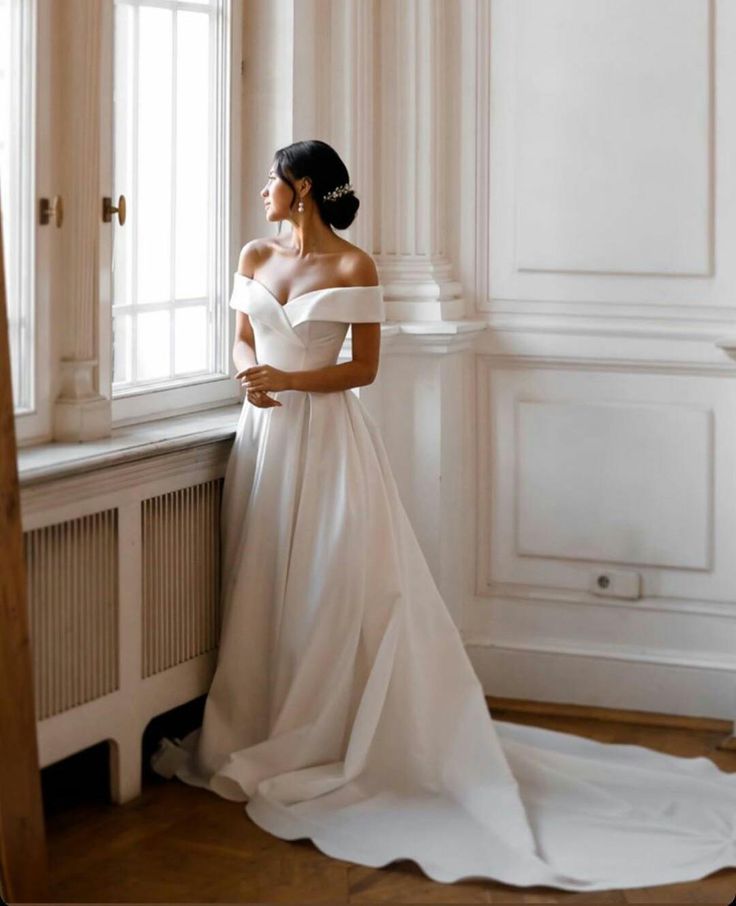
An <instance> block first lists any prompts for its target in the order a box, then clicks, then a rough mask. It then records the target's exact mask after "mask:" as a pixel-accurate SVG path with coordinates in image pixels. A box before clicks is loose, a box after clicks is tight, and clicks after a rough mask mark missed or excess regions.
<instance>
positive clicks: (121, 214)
mask: <svg viewBox="0 0 736 906" xmlns="http://www.w3.org/2000/svg"><path fill="white" fill-rule="evenodd" d="M113 214H117V215H118V223H119V224H120V226H122V225H123V224H124V223H125V195H121V196H120V198H118V206H117V207H114V206H113V203H112V198H110V197H109V196H108V195H105V197H104V198H103V199H102V219H103V220H104V221H105V223H110V221H111V220H112V215H113Z"/></svg>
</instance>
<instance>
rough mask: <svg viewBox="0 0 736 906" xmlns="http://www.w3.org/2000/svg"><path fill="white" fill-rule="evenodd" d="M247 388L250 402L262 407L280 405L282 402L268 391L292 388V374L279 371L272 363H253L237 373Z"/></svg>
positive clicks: (236, 376) (237, 377)
mask: <svg viewBox="0 0 736 906" xmlns="http://www.w3.org/2000/svg"><path fill="white" fill-rule="evenodd" d="M235 378H236V379H239V380H240V383H241V385H242V386H243V387H245V388H246V391H247V393H246V397H247V399H248V402H249V403H252V404H253V405H254V406H258V407H260V408H261V409H267V408H268V407H269V406H280V405H281V403H280V402H279V401H278V400H275V399H274V398H273V397H271V396H269V395H268V392H267V391H269V390H270V391H272V392H276V391H279V390H292V389H293V387H292V382H291V374H290V373H289V372H288V371H279V369H278V368H274V367H273V366H272V365H252V366H251V367H250V368H245V369H243V371H239V372H238V373H237V374H236V375H235Z"/></svg>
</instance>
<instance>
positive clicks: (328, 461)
mask: <svg viewBox="0 0 736 906" xmlns="http://www.w3.org/2000/svg"><path fill="white" fill-rule="evenodd" d="M230 306H231V307H233V308H236V309H240V310H241V311H244V312H246V313H247V314H248V315H249V317H250V320H251V323H252V325H253V331H254V334H255V341H256V351H257V356H258V361H259V362H263V363H269V364H271V365H273V366H274V367H276V368H279V369H282V370H287V371H300V370H304V369H313V368H319V367H323V366H327V365H333V364H335V363H336V361H337V357H338V353H339V351H340V348H341V346H342V344H343V340H344V338H345V335H346V332H347V328H348V324H349V323H351V322H353V323H354V322H362V321H373V322H375V321H383V320H385V308H384V302H383V289H382V287H380V286H367V287H366V286H362V287H334V288H330V289H320V290H315V291H313V292H308V293H304V294H302V295H301V296H297V297H296V298H295V299H293V300H291V301H289V302H288V303H286V304H285V305H282V304H281V303H280V302H279V301H278V300H277V299H276V298H275V297H274V296H273V295H272V293H271V292H270V291H269V290H268V289H267V288H266V287H265V286H264V285H263V284H261V283H260V282H258V281H256V280H254V279H252V278H249V277H245V276H243V275H241V274H235V285H234V290H233V293H232V297H231V299H230ZM270 395H271V396H272V397H274V398H275V399H278V400H279V401H280V402H281V403H282V405H281V406H277V407H272V408H268V409H262V408H258V407H255V406H253V405H251V404H250V403H248V402H244V404H243V408H242V411H241V414H240V419H239V421H238V425H237V431H236V435H235V440H234V445H233V448H232V453H231V455H230V459H229V461H228V466H227V471H226V476H225V484H224V489H223V502H222V517H221V518H222V522H221V527H222V537H223V548H222V570H223V572H222V575H223V602H222V603H223V620H222V627H221V641H220V647H219V653H218V663H217V669H216V673H215V676H214V679H213V681H212V685H211V688H210V691H209V694H208V697H207V701H206V706H205V712H204V718H203V723H202V726H201V727H200V728H198V729H196V730H195V731H193V732H192V733H190V734H189V735H188V736H186V737H185V738H184V739H183V740H174V741H172V740H168V739H165V740H162V742H161V744H160V747H159V749H158V751H157V752H156V754H155V755H154V756H153V758H152V765H153V767H154V770H156V771H157V772H158V773H159V774H161V775H162V776H167V777H171V776H173V775H176V776H178V777H179V778H180V779H181V780H182V781H185V782H186V783H189V784H192V785H196V786H202V787H205V788H207V789H209V790H212V791H213V792H214V793H216V794H217V795H219V796H222V797H225V798H227V799H232V800H234V801H236V802H245V803H247V804H246V805H245V811H246V813H247V814H248V816H249V817H250V818H251V819H252V820H253V821H254V822H255V823H256V824H258V825H259V826H260V827H262V828H263V829H265V830H266V831H268V832H270V833H271V834H274V835H276V836H278V837H281V838H283V839H286V840H294V839H297V838H304V837H307V838H310V839H311V840H312V841H313V842H314V844H315V845H316V846H317V847H318V848H319V849H320V850H321V851H322V852H324V853H326V854H327V855H329V856H332V857H336V858H339V859H344V860H347V861H351V862H356V863H360V864H363V865H368V866H372V867H380V866H384V865H386V864H387V863H389V862H391V861H393V860H396V859H412V860H414V861H415V862H416V863H417V864H418V865H419V867H420V868H421V869H422V871H423V872H424V873H425V874H426V875H427V876H429V877H430V878H432V879H434V880H436V881H440V882H445V883H451V882H454V881H458V880H460V879H481V878H490V879H495V880H498V881H501V882H505V883H508V884H512V885H517V886H531V885H547V886H551V887H556V888H561V889H566V890H591V891H592V890H606V889H620V888H627V887H643V886H649V885H657V884H665V883H674V882H680V881H688V880H695V879H699V878H702V877H704V876H705V875H707V874H710V873H711V872H714V871H716V870H717V869H720V868H723V867H727V866H736V773H735V774H729V773H727V772H725V771H721V770H720V769H719V768H718V767H717V766H716V765H715V764H714V763H713V762H712V761H710V760H709V759H708V758H705V757H698V758H683V757H676V756H672V755H666V754H662V753H658V752H655V751H653V750H650V749H647V748H645V747H642V746H636V745H619V744H612V743H599V742H595V741H593V740H590V739H586V738H584V737H580V736H576V735H572V734H566V733H561V732H556V731H552V730H546V729H541V728H537V727H533V726H520V725H516V724H513V723H509V722H504V721H499V720H495V721H494V720H493V719H492V718H491V715H490V714H489V711H488V707H487V703H486V700H485V697H484V693H483V689H482V687H481V685H480V682H479V680H478V678H477V676H476V674H475V672H474V670H473V667H472V664H471V662H470V660H469V659H468V657H467V654H466V652H465V649H464V646H463V642H462V639H461V636H460V634H459V632H458V630H457V628H456V626H455V624H454V622H453V620H452V618H451V616H450V614H449V612H448V610H447V608H446V605H445V603H444V601H443V600H442V598H441V596H440V593H439V591H438V589H437V586H436V585H435V583H434V581H433V579H432V576H431V573H430V571H429V568H428V566H427V563H426V561H425V559H424V556H423V554H422V552H421V549H420V547H419V544H418V542H417V540H416V537H415V535H414V532H413V530H412V527H411V524H410V522H409V519H408V517H407V514H406V512H405V510H404V507H403V505H402V503H401V501H400V498H399V494H398V491H397V487H396V484H395V481H394V478H393V476H392V473H391V468H390V466H389V461H388V458H387V455H386V451H385V448H384V445H383V442H382V439H381V436H380V434H379V431H378V429H377V427H376V425H375V423H374V422H373V421H372V419H371V417H370V416H369V414H368V413H367V411H366V409H365V408H364V406H363V404H362V403H361V402H360V400H359V399H358V398H357V397H356V396H355V394H354V393H352V392H351V391H349V390H346V391H340V392H332V393H314V392H302V391H293V390H286V391H281V392H273V393H271V394H270Z"/></svg>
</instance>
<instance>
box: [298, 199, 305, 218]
mask: <svg viewBox="0 0 736 906" xmlns="http://www.w3.org/2000/svg"><path fill="white" fill-rule="evenodd" d="M296 209H297V211H299V213H300V214H303V213H304V202H303V201H302V200H301V198H300V199H299V204H298V205H297V206H296Z"/></svg>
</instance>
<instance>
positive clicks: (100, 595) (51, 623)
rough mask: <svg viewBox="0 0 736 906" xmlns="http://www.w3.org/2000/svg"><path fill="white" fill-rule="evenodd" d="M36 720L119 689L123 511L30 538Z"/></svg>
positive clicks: (79, 520) (36, 533)
mask: <svg viewBox="0 0 736 906" xmlns="http://www.w3.org/2000/svg"><path fill="white" fill-rule="evenodd" d="M23 545H24V554H25V562H26V574H27V582H28V603H29V618H30V620H29V622H30V635H31V648H32V652H33V681H34V687H35V700H36V717H37V719H38V720H44V719H45V718H47V717H51V716H53V715H54V714H59V713H61V712H62V711H66V710H68V709H69V708H74V707H76V706H78V705H81V704H84V703H85V702H88V701H91V700H93V699H96V698H99V697H100V696H102V695H107V694H108V693H110V692H114V691H115V690H116V689H117V688H118V684H119V677H118V663H117V651H118V575H117V546H118V520H117V511H116V510H114V509H110V510H104V511H102V512H99V513H94V514H91V515H88V516H82V517H79V518H77V519H71V520H69V521H67V522H61V523H57V524H55V525H48V526H44V527H43V528H39V529H33V530H31V531H28V532H25V533H24V535H23Z"/></svg>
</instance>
